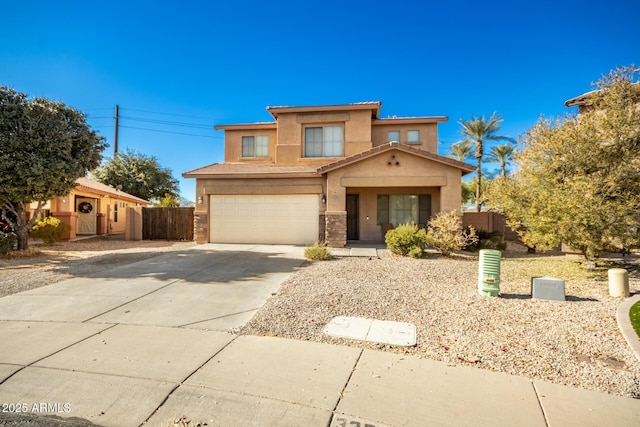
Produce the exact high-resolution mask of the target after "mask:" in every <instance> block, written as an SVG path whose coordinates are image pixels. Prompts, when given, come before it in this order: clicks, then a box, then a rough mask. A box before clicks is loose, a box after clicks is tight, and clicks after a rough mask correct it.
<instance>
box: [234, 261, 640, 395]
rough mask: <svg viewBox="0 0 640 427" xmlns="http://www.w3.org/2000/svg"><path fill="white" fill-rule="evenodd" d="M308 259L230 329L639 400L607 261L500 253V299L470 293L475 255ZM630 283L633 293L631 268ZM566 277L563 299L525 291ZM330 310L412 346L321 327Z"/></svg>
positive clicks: (639, 373)
mask: <svg viewBox="0 0 640 427" xmlns="http://www.w3.org/2000/svg"><path fill="white" fill-rule="evenodd" d="M378 253H379V257H378V258H371V259H370V258H355V257H353V258H337V259H334V260H331V261H316V262H310V263H308V265H307V266H306V267H305V268H302V269H300V270H298V271H297V272H295V273H294V274H293V275H292V276H291V277H290V278H289V279H288V280H287V281H286V282H285V283H284V284H283V285H282V287H281V288H280V289H279V291H278V292H277V294H275V295H273V296H272V297H271V298H270V299H269V300H268V301H267V303H266V304H265V306H264V307H263V308H262V309H261V310H260V311H259V312H258V313H257V314H256V315H255V316H254V318H253V319H252V320H251V321H250V322H249V323H248V324H247V325H245V327H243V328H242V329H241V330H240V331H239V333H242V334H254V335H267V336H279V337H286V338H293V339H299V340H312V341H319V342H326V343H333V344H341V345H349V346H355V347H361V348H371V349H376V350H383V351H391V352H396V353H405V354H409V355H412V356H418V357H424V358H429V359H434V360H440V361H444V362H447V363H449V364H451V365H471V366H474V367H478V368H484V369H490V370H494V371H502V372H506V373H509V374H515V375H523V376H526V377H529V378H532V379H533V378H535V379H540V380H544V381H549V382H554V383H559V384H565V385H570V386H576V387H582V388H585V389H592V390H598V391H603V392H607V393H611V394H616V395H622V396H628V397H634V398H640V362H639V361H638V360H637V359H636V357H635V356H634V355H633V353H632V352H631V350H630V348H629V347H628V345H627V343H626V341H625V340H624V338H623V337H622V335H621V334H620V332H619V329H618V326H617V323H616V318H615V313H616V308H617V306H618V305H619V304H620V303H621V302H622V300H621V299H619V298H612V297H610V296H609V292H608V282H607V275H606V268H601V269H597V270H586V269H585V268H584V267H583V266H582V263H581V262H580V260H579V259H577V258H571V257H567V256H563V255H555V256H542V255H525V254H512V255H511V257H505V258H503V260H502V265H501V268H502V273H501V284H500V291H501V297H498V298H495V297H494V298H491V297H483V296H480V295H478V293H477V271H478V257H477V255H471V254H469V255H460V256H457V257H454V258H443V257H439V256H434V257H432V258H430V259H419V260H418V259H411V258H402V257H397V256H394V255H392V254H390V253H389V252H388V251H386V250H379V251H378ZM631 270H632V271H631V279H630V288H631V291H632V292H634V291H635V292H638V291H640V280H639V278H638V277H639V275H638V272H637V270H635V269H634V268H631ZM534 276H553V277H561V278H563V279H565V293H566V295H567V301H565V302H557V301H543V300H532V299H531V298H530V291H531V285H530V280H531V277H534ZM335 316H358V317H365V318H374V319H379V320H391V321H398V322H409V323H413V324H414V325H415V326H416V329H417V338H418V344H417V346H415V347H410V348H403V347H393V346H387V345H382V344H376V343H366V342H360V341H354V340H347V339H338V338H332V337H329V336H327V335H325V334H324V333H323V328H324V326H325V325H326V324H327V323H329V321H330V320H331V319H332V318H333V317H335Z"/></svg>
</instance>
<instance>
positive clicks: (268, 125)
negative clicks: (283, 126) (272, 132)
mask: <svg viewBox="0 0 640 427" xmlns="http://www.w3.org/2000/svg"><path fill="white" fill-rule="evenodd" d="M213 128H214V129H215V130H252V129H277V128H278V123H276V122H268V123H263V122H260V123H238V124H230V125H215V126H214V127H213Z"/></svg>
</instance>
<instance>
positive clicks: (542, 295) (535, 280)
mask: <svg viewBox="0 0 640 427" xmlns="http://www.w3.org/2000/svg"><path fill="white" fill-rule="evenodd" d="M531 298H533V299H547V300H552V301H564V300H565V298H564V280H562V279H558V278H556V277H532V278H531Z"/></svg>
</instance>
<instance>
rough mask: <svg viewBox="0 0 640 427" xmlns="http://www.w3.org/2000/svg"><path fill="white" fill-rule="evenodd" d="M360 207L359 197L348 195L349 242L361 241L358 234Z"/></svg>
mask: <svg viewBox="0 0 640 427" xmlns="http://www.w3.org/2000/svg"><path fill="white" fill-rule="evenodd" d="M359 206H360V198H359V196H358V195H357V194H347V240H360V233H359V232H358V217H359V212H358V211H359Z"/></svg>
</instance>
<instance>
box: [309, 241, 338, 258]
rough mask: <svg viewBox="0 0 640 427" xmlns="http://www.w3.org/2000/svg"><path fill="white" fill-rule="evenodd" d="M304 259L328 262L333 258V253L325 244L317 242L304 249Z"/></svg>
mask: <svg viewBox="0 0 640 427" xmlns="http://www.w3.org/2000/svg"><path fill="white" fill-rule="evenodd" d="M304 257H305V258H307V259H313V260H320V261H326V260H328V259H331V258H332V255H331V252H329V249H327V245H325V244H324V243H320V242H316V243H314V244H313V245H311V246H307V247H306V248H304Z"/></svg>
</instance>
